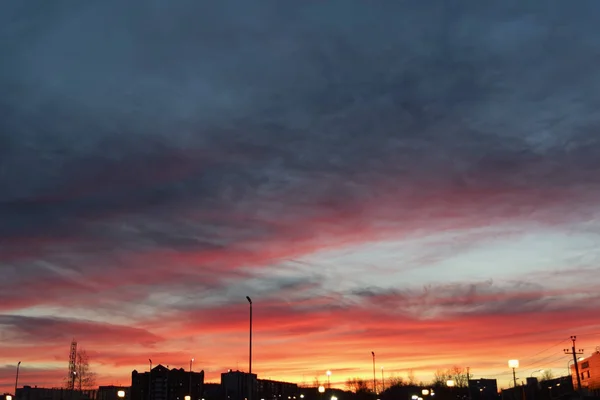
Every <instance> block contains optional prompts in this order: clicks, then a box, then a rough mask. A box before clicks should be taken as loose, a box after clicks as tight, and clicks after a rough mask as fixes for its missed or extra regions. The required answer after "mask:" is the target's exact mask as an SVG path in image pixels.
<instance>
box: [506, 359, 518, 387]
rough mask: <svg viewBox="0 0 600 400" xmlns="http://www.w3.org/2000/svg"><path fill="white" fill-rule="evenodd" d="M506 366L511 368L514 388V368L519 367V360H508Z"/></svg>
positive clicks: (515, 381)
mask: <svg viewBox="0 0 600 400" xmlns="http://www.w3.org/2000/svg"><path fill="white" fill-rule="evenodd" d="M508 368H512V372H513V382H514V385H515V388H516V387H517V375H516V374H515V369H517V368H519V360H508Z"/></svg>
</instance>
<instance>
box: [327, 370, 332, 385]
mask: <svg viewBox="0 0 600 400" xmlns="http://www.w3.org/2000/svg"><path fill="white" fill-rule="evenodd" d="M330 378H331V371H329V370H328V371H327V389H331V381H330Z"/></svg>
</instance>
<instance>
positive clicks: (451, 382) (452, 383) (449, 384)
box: [446, 379, 454, 388]
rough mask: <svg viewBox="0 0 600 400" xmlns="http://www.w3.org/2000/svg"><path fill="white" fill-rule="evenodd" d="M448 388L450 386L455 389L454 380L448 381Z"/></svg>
mask: <svg viewBox="0 0 600 400" xmlns="http://www.w3.org/2000/svg"><path fill="white" fill-rule="evenodd" d="M446 386H448V387H449V388H451V387H454V379H448V380H447V381H446Z"/></svg>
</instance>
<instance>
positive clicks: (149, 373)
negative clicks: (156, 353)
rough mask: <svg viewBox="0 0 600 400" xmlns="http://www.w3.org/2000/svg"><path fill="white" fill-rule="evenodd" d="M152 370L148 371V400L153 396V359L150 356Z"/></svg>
mask: <svg viewBox="0 0 600 400" xmlns="http://www.w3.org/2000/svg"><path fill="white" fill-rule="evenodd" d="M148 362H149V363H150V371H149V372H148V400H150V399H151V398H152V359H151V358H149V359H148Z"/></svg>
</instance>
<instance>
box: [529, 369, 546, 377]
mask: <svg viewBox="0 0 600 400" xmlns="http://www.w3.org/2000/svg"><path fill="white" fill-rule="evenodd" d="M544 371H545V370H543V369H537V370H535V371H533V372H532V373H531V375H529V377H530V378H533V375H535V374H537V373H538V372H541V373H542V374H543V373H544Z"/></svg>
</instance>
